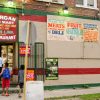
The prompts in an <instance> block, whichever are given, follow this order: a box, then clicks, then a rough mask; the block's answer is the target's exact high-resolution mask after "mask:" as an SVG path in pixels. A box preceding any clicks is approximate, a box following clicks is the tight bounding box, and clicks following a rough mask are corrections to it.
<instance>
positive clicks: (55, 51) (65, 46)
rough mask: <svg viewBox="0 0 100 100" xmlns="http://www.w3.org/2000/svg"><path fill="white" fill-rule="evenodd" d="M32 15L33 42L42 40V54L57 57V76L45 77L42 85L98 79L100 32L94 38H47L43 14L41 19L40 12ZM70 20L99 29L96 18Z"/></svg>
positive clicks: (99, 74)
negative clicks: (84, 39)
mask: <svg viewBox="0 0 100 100" xmlns="http://www.w3.org/2000/svg"><path fill="white" fill-rule="evenodd" d="M34 18H35V19H34ZM36 18H37V17H36V16H32V17H31V18H30V20H31V21H32V23H33V24H34V26H35V34H36V40H35V42H44V44H45V58H48V57H50V58H54V57H56V58H58V73H59V78H58V80H45V82H44V83H45V85H46V86H48V85H67V84H85V83H99V82H100V78H99V77H100V52H99V51H100V35H99V40H98V41H97V42H80V41H55V40H52V41H51V40H47V23H46V16H42V18H43V19H44V20H43V19H42V18H41V16H40V17H39V16H38V18H37V19H36ZM55 18H57V16H56V17H55ZM62 18H64V17H62ZM20 20H23V21H25V20H28V18H25V19H24V17H23V18H22V17H21V19H20ZM70 21H73V22H80V23H92V24H96V25H97V26H98V29H99V32H100V22H99V21H96V20H89V19H80V18H70ZM19 34H20V33H19ZM33 34H34V32H33Z"/></svg>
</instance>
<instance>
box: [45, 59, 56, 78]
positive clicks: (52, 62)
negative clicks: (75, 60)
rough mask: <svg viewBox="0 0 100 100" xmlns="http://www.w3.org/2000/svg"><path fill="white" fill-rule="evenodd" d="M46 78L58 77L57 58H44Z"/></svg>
mask: <svg viewBox="0 0 100 100" xmlns="http://www.w3.org/2000/svg"><path fill="white" fill-rule="evenodd" d="M46 79H47V80H57V79H58V59H56V58H47V59H46Z"/></svg>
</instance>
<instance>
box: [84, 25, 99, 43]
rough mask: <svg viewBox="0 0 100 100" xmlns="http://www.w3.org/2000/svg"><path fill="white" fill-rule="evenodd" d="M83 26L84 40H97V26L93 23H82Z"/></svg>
mask: <svg viewBox="0 0 100 100" xmlns="http://www.w3.org/2000/svg"><path fill="white" fill-rule="evenodd" d="M83 26H84V34H83V38H84V41H88V42H95V41H98V37H99V36H98V35H99V32H98V27H97V25H95V24H83Z"/></svg>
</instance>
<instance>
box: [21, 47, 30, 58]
mask: <svg viewBox="0 0 100 100" xmlns="http://www.w3.org/2000/svg"><path fill="white" fill-rule="evenodd" d="M27 52H28V56H30V54H31V47H30V46H28V50H27ZM19 54H20V55H21V56H25V54H26V46H25V45H22V46H20V48H19Z"/></svg>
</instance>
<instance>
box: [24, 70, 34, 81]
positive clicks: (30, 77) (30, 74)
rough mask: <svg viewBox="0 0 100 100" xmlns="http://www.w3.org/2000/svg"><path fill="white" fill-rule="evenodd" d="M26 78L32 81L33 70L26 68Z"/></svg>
mask: <svg viewBox="0 0 100 100" xmlns="http://www.w3.org/2000/svg"><path fill="white" fill-rule="evenodd" d="M26 80H27V81H33V80H34V70H27V74H26Z"/></svg>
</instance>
